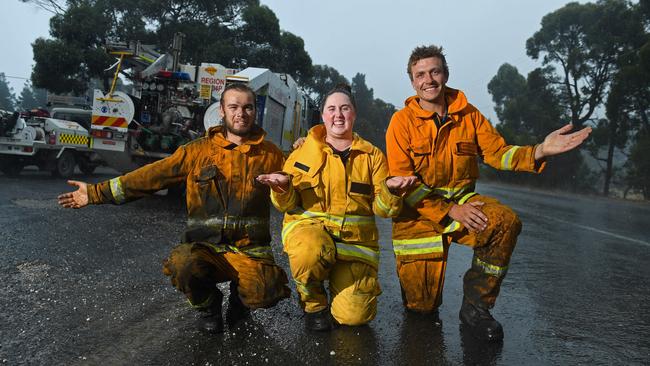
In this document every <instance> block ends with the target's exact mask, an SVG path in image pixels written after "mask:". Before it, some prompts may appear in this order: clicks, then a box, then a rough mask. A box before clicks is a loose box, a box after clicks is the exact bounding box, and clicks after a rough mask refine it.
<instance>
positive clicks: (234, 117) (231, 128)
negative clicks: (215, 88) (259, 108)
mask: <svg viewBox="0 0 650 366" xmlns="http://www.w3.org/2000/svg"><path fill="white" fill-rule="evenodd" d="M221 99H222V103H221V110H220V112H221V113H220V114H221V118H222V119H223V122H224V125H225V126H226V131H227V132H228V133H229V134H233V135H236V136H241V137H245V136H248V134H249V133H250V131H251V129H252V128H253V125H254V124H255V100H254V99H253V95H252V94H251V93H250V92H247V91H240V90H236V89H232V90H226V91H225V92H224V93H223V95H222V96H221Z"/></svg>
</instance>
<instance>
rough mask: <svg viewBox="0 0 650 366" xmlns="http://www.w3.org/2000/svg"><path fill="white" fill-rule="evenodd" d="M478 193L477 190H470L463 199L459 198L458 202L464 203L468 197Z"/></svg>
mask: <svg viewBox="0 0 650 366" xmlns="http://www.w3.org/2000/svg"><path fill="white" fill-rule="evenodd" d="M477 194H478V193H476V192H469V193H467V194H466V195H464V196H463V197H462V198H461V199H459V200H458V204H459V205H462V204H463V203H465V202H467V200H468V199H470V198H472V197H474V196H476V195H477Z"/></svg>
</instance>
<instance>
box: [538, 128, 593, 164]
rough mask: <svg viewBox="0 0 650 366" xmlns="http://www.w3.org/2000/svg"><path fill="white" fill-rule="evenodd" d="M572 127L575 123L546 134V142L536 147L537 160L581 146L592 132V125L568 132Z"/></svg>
mask: <svg viewBox="0 0 650 366" xmlns="http://www.w3.org/2000/svg"><path fill="white" fill-rule="evenodd" d="M572 129H573V125H572V124H571V123H569V124H568V125H566V126H564V127H562V128H560V129H558V130H555V131H553V132H551V133H550V134H549V135H548V136H546V138H545V139H544V142H542V143H541V144H539V145H537V148H536V149H535V160H540V159H542V158H545V157H547V156H553V155H558V154H562V153H564V152H567V151H569V150H572V149H574V148H576V147H577V146H579V145H580V144H581V143H582V142H583V141H584V140H585V139H586V138H587V137H589V134H590V133H591V127H585V128H583V129H582V130H580V131H576V132H574V133H568V132H569V131H571V130H572Z"/></svg>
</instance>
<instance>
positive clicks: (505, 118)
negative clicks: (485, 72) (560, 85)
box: [483, 64, 589, 191]
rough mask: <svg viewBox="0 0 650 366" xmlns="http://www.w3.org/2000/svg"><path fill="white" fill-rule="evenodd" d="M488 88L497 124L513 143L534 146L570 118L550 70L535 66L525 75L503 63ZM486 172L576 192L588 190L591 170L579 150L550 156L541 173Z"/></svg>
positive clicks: (514, 180) (503, 177) (505, 178)
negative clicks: (589, 171)
mask: <svg viewBox="0 0 650 366" xmlns="http://www.w3.org/2000/svg"><path fill="white" fill-rule="evenodd" d="M488 91H489V92H490V94H492V99H493V101H494V103H495V104H496V107H495V111H496V112H497V116H498V117H499V120H500V121H501V123H500V124H498V125H497V126H496V128H497V130H498V131H499V133H501V135H502V136H503V137H504V138H505V139H506V141H508V142H509V143H511V144H515V145H534V144H537V143H540V142H541V141H543V140H544V137H546V135H548V134H549V133H550V132H552V131H554V130H556V129H558V128H560V127H561V126H562V125H564V124H566V122H565V121H567V117H566V116H565V115H564V110H563V109H562V108H560V107H559V95H558V92H557V91H556V90H555V89H554V88H553V87H552V84H551V82H550V81H549V80H548V78H547V73H546V72H545V71H544V70H542V69H535V70H533V71H532V72H530V73H529V74H528V77H527V78H525V77H524V76H523V75H521V74H520V73H519V71H518V70H517V68H516V67H514V66H512V65H509V64H503V65H501V67H500V68H499V70H498V71H497V74H496V75H495V76H494V77H493V78H492V80H490V82H489V84H488ZM483 173H484V175H487V176H488V177H492V178H498V179H501V180H505V181H509V182H516V183H520V184H526V185H532V186H544V187H553V188H563V189H568V190H573V191H584V190H586V189H588V186H589V180H588V179H587V177H588V169H587V168H586V167H584V166H583V160H582V157H581V155H580V154H579V153H578V152H569V153H567V154H563V155H561V156H556V157H552V158H550V159H549V164H548V165H547V168H546V169H545V170H544V172H543V173H542V174H541V176H534V175H527V174H519V173H512V172H502V171H489V170H484V172H483Z"/></svg>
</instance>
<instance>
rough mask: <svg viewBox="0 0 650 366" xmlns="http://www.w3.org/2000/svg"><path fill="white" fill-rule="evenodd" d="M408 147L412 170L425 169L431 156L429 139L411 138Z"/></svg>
mask: <svg viewBox="0 0 650 366" xmlns="http://www.w3.org/2000/svg"><path fill="white" fill-rule="evenodd" d="M409 147H410V149H411V159H413V168H414V169H413V170H415V171H420V170H421V169H426V168H427V167H428V165H429V164H428V161H429V157H430V156H431V139H426V138H425V139H417V140H413V141H411V144H410V146H409Z"/></svg>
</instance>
